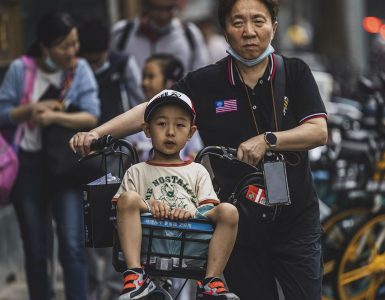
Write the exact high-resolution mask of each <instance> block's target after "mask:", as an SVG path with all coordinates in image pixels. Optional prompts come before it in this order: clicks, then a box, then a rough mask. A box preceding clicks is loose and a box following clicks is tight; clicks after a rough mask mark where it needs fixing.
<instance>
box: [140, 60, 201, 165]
mask: <svg viewBox="0 0 385 300" xmlns="http://www.w3.org/2000/svg"><path fill="white" fill-rule="evenodd" d="M183 75H184V68H183V64H182V62H181V61H180V60H179V59H178V58H176V57H174V56H173V55H170V54H164V53H159V54H154V55H152V56H150V57H149V58H148V59H147V60H146V62H145V65H144V68H143V74H142V89H143V93H144V95H145V98H146V99H151V98H152V97H154V96H155V95H156V94H158V93H160V92H161V91H163V90H164V89H169V88H171V86H172V85H173V84H174V83H175V82H176V81H178V80H180V79H182V77H183ZM135 146H136V150H137V151H138V152H139V155H140V157H141V160H143V161H145V160H147V159H148V158H149V154H148V152H149V150H151V148H152V146H151V141H150V140H149V139H146V138H144V139H139V140H138V141H136V143H135ZM202 147H203V144H202V140H201V138H200V136H199V134H198V133H196V134H194V136H193V137H192V138H191V140H189V141H188V142H187V143H186V146H185V147H184V148H183V149H182V151H181V157H182V159H194V158H195V156H196V154H197V153H198V151H199V150H200V149H202Z"/></svg>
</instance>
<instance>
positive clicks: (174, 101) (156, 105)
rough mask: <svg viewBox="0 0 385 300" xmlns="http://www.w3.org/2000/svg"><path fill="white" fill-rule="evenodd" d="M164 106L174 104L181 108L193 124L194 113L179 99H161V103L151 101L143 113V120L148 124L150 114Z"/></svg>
mask: <svg viewBox="0 0 385 300" xmlns="http://www.w3.org/2000/svg"><path fill="white" fill-rule="evenodd" d="M165 104H176V105H179V106H181V107H183V108H184V109H185V110H186V111H187V112H188V113H189V114H190V115H191V118H192V122H195V112H194V111H193V110H192V109H191V107H190V106H189V105H188V104H187V103H186V102H184V101H181V100H180V99H176V98H174V97H163V98H162V100H161V101H156V100H155V101H153V102H152V103H150V104H149V105H148V106H147V108H146V111H145V115H144V120H145V121H146V122H148V121H149V120H150V119H151V116H152V114H153V113H154V112H155V111H156V109H157V108H159V106H162V105H165Z"/></svg>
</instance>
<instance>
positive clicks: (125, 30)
mask: <svg viewBox="0 0 385 300" xmlns="http://www.w3.org/2000/svg"><path fill="white" fill-rule="evenodd" d="M182 26H183V30H184V34H185V37H186V39H187V42H188V44H189V46H190V49H191V52H192V55H191V58H190V61H189V65H188V66H189V69H190V70H191V69H192V67H193V64H194V60H195V56H196V45H195V41H194V36H193V33H192V31H191V28H190V27H189V23H186V22H183V23H182ZM133 27H134V21H132V20H131V21H127V23H126V25H125V26H124V28H123V29H122V33H121V35H120V37H119V40H118V43H117V48H116V49H117V50H118V51H120V52H121V51H123V50H124V46H125V45H126V42H127V40H128V38H129V36H130V34H131V31H132V28H133Z"/></svg>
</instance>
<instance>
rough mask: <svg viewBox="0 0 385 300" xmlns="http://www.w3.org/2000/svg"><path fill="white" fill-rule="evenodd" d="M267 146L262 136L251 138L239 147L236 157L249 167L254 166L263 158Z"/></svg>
mask: <svg viewBox="0 0 385 300" xmlns="http://www.w3.org/2000/svg"><path fill="white" fill-rule="evenodd" d="M267 150H268V146H267V144H266V142H265V139H264V138H263V134H260V135H258V136H255V137H252V138H251V139H248V140H247V141H245V142H243V143H242V144H240V145H239V147H238V151H237V157H238V159H239V160H242V161H244V162H246V163H248V164H250V165H253V166H256V165H258V164H259V163H260V161H261V160H262V158H263V157H264V156H265V153H266V151H267Z"/></svg>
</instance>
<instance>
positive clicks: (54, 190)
mask: <svg viewBox="0 0 385 300" xmlns="http://www.w3.org/2000/svg"><path fill="white" fill-rule="evenodd" d="M78 48H79V42H78V34H77V29H76V27H75V25H74V22H73V20H72V18H71V17H70V16H69V15H68V14H67V13H62V12H55V13H49V14H46V15H44V16H43V17H42V18H41V19H40V20H39V23H38V26H37V42H36V44H34V46H33V47H31V49H30V53H29V54H30V57H29V58H25V57H24V58H23V59H21V58H19V59H16V60H15V61H13V62H12V64H11V65H10V67H9V70H8V71H7V73H6V75H5V78H4V81H3V83H2V85H1V88H0V128H2V129H6V128H14V127H16V126H21V128H22V138H21V141H20V145H19V152H18V154H19V160H20V169H19V174H18V178H17V180H16V183H15V186H14V189H13V193H12V200H13V204H14V206H15V210H16V214H17V218H18V221H19V224H20V229H21V235H22V239H23V246H24V251H25V267H26V275H27V276H26V277H27V282H28V291H29V296H30V299H32V300H35V299H36V300H42V299H43V300H45V299H51V295H50V293H51V291H50V284H49V282H50V281H49V278H48V270H47V260H48V257H49V255H50V254H49V253H48V248H49V247H48V246H49V245H48V235H47V233H48V232H49V230H48V228H49V227H50V226H51V219H50V218H51V216H53V218H54V220H55V223H56V229H57V236H58V242H59V260H60V263H61V266H62V268H63V272H64V283H65V291H66V297H67V299H79V300H80V299H81V300H84V299H86V298H87V295H86V264H85V253H84V237H83V208H82V194H81V190H80V187H79V186H78V185H76V184H72V183H70V182H67V181H61V180H59V178H55V177H53V176H52V175H47V174H45V169H46V167H47V166H45V165H44V152H45V151H44V150H45V149H44V147H43V146H42V145H43V142H42V131H43V130H44V129H45V128H49V127H50V126H51V125H59V126H63V127H66V128H72V129H80V128H92V127H94V126H95V125H96V124H97V118H98V116H99V114H100V111H99V99H98V97H97V86H96V82H95V80H94V78H93V75H92V71H91V70H90V68H89V67H88V65H87V64H86V63H85V62H84V61H83V60H78V59H77V58H76V53H77V51H78ZM27 62H28V64H27ZM27 72H29V73H28V74H29V76H30V77H32V78H33V82H32V84H31V85H30V88H29V89H30V90H29V91H26V89H28V87H25V82H24V80H25V78H26V75H27ZM26 93H27V94H29V95H30V97H28V98H29V99H27V101H24V100H23V103H22V100H21V99H22V98H23V97H24V95H25V94H26ZM41 100H44V101H41ZM71 107H72V108H74V107H76V112H68V110H69V108H71ZM72 111H73V109H72Z"/></svg>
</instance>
